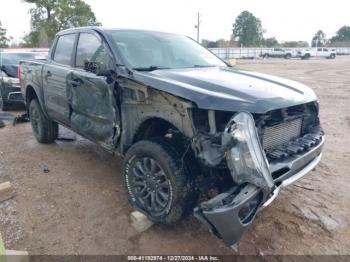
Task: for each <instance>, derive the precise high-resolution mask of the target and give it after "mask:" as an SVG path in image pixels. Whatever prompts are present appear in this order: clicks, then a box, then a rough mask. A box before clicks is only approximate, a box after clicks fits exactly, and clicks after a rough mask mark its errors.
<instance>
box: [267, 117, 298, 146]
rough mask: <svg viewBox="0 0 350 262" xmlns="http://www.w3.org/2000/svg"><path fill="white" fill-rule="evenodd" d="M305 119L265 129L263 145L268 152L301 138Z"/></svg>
mask: <svg viewBox="0 0 350 262" xmlns="http://www.w3.org/2000/svg"><path fill="white" fill-rule="evenodd" d="M302 123H303V119H302V118H297V119H293V120H289V121H286V122H282V123H279V124H276V125H273V126H266V127H265V128H264V129H263V135H262V144H263V148H264V149H265V151H266V152H269V151H271V150H272V149H274V148H275V147H277V146H279V145H282V144H285V143H288V142H289V141H290V140H292V139H294V138H298V137H300V136H301V128H302Z"/></svg>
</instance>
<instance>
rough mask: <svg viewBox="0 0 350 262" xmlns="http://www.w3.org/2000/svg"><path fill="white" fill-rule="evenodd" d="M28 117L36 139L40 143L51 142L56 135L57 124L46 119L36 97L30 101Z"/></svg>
mask: <svg viewBox="0 0 350 262" xmlns="http://www.w3.org/2000/svg"><path fill="white" fill-rule="evenodd" d="M29 119H30V122H31V123H32V128H33V132H34V135H35V138H36V140H38V142H39V143H42V144H50V143H53V142H54V141H55V140H56V139H57V137H58V124H57V123H55V122H53V121H52V120H50V119H48V118H47V117H46V116H45V115H44V112H43V110H42V109H41V106H40V104H39V102H38V100H37V99H33V100H31V101H30V105H29Z"/></svg>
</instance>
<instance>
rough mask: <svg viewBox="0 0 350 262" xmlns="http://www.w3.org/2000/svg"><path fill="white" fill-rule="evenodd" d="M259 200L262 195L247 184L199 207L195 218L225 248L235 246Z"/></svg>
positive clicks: (254, 213)
mask: <svg viewBox="0 0 350 262" xmlns="http://www.w3.org/2000/svg"><path fill="white" fill-rule="evenodd" d="M262 200H263V193H262V191H261V190H260V189H259V188H258V187H256V186H253V185H251V184H247V185H246V186H244V187H239V188H232V189H231V190H229V191H228V192H225V193H222V194H219V195H217V196H216V197H214V198H213V199H210V200H209V201H207V202H204V203H201V204H200V205H199V206H198V207H196V208H195V210H194V215H195V217H196V218H197V219H199V220H200V221H201V222H203V223H204V224H205V225H207V226H208V228H209V230H210V231H211V232H212V233H214V234H215V235H216V236H217V237H219V238H221V239H222V240H223V241H224V242H225V244H227V245H228V246H234V245H235V244H236V243H237V241H238V240H239V239H240V238H241V236H242V235H243V233H244V232H245V231H246V230H247V229H248V228H249V226H250V224H251V223H252V221H253V220H254V218H255V215H256V213H257V210H258V209H259V207H260V205H261V203H262Z"/></svg>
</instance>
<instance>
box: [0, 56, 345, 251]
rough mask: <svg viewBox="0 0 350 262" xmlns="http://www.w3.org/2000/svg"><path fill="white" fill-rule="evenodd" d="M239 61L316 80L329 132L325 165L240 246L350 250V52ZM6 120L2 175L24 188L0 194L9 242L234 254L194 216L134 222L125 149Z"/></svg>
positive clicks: (263, 217) (266, 213)
mask: <svg viewBox="0 0 350 262" xmlns="http://www.w3.org/2000/svg"><path fill="white" fill-rule="evenodd" d="M238 67H240V68H243V69H247V70H254V71H260V72H264V73H270V74H274V75H278V76H282V77H287V78H290V79H293V80H296V81H300V82H302V83H304V84H307V85H309V86H310V87H312V88H313V89H314V90H315V92H316V93H317V95H318V96H319V99H320V103H321V121H322V125H323V127H324V129H325V132H326V135H327V137H326V145H325V148H324V154H323V159H322V162H321V164H320V165H319V167H318V168H317V169H316V170H315V171H313V172H312V173H310V174H309V175H308V176H306V177H305V178H303V179H302V180H300V181H298V182H297V183H296V184H295V185H293V186H290V187H289V188H287V189H285V190H284V191H283V192H282V193H281V195H280V197H279V198H277V200H276V201H275V202H274V203H272V204H271V205H270V206H269V207H268V208H266V209H265V210H263V211H262V212H261V213H259V214H258V217H257V219H256V220H255V221H254V223H253V226H252V227H251V229H250V230H249V231H248V232H247V233H246V234H245V235H244V237H243V238H242V240H241V241H240V244H239V246H240V254H350V226H349V225H350V204H349V203H350V193H349V192H350V174H349V172H350V132H349V131H350V106H349V104H350V57H338V58H337V59H335V60H326V59H322V60H321V59H320V60H309V61H301V60H288V61H287V60H280V59H276V60H273V59H270V60H260V61H252V60H250V61H248V60H247V61H239V66H238ZM12 113H14V112H12ZM5 123H6V124H7V126H6V127H5V128H2V129H0V182H4V181H7V180H9V181H11V183H12V185H13V187H14V190H15V192H16V196H15V197H14V198H13V199H12V200H9V201H6V202H4V203H2V204H0V232H1V233H2V235H3V238H4V240H5V242H6V243H5V244H6V247H7V248H8V249H19V250H23V249H25V250H28V251H29V253H30V254H135V253H137V254H202V253H205V254H232V251H231V250H230V249H229V248H227V247H226V246H225V245H224V244H223V243H222V242H221V241H220V240H218V239H216V238H215V237H214V236H213V235H211V234H210V233H209V232H208V231H207V230H206V228H205V227H204V226H202V225H201V224H200V223H199V222H197V220H196V219H195V218H193V217H189V218H188V219H186V220H184V221H183V222H181V223H180V224H179V225H178V226H176V227H174V228H166V227H162V226H153V227H151V228H150V229H149V230H148V231H146V232H144V233H142V234H139V233H137V232H136V231H135V230H134V229H133V228H132V227H131V226H130V222H129V213H130V211H131V210H132V209H131V207H130V205H129V203H128V202H127V198H126V192H125V191H124V189H123V186H122V174H121V164H122V159H121V158H120V157H116V156H111V155H109V154H108V153H106V152H104V151H103V150H102V149H101V148H99V147H98V146H96V145H94V144H92V143H91V142H89V141H87V140H85V139H82V138H80V137H76V140H75V141H73V142H68V141H57V143H56V144H52V145H41V144H38V143H37V142H36V140H35V138H34V136H33V134H32V130H31V127H30V124H29V123H25V124H18V125H17V126H15V127H13V126H12V125H11V124H10V122H9V121H5ZM61 131H62V130H61ZM62 133H63V134H62ZM61 134H62V136H65V137H67V136H70V137H72V136H73V137H75V135H74V134H72V133H69V132H66V131H65V132H61Z"/></svg>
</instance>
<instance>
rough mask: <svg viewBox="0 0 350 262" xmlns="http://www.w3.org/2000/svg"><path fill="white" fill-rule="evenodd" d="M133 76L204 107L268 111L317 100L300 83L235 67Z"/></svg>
mask: <svg viewBox="0 0 350 262" xmlns="http://www.w3.org/2000/svg"><path fill="white" fill-rule="evenodd" d="M134 77H135V80H136V81H141V82H143V83H144V84H146V85H148V86H151V87H153V88H155V89H159V90H162V91H165V92H168V93H170V94H173V95H176V96H179V97H182V98H185V99H188V100H190V101H192V102H194V103H195V104H196V105H197V106H198V108H201V109H213V110H223V111H248V112H251V113H266V112H268V111H270V110H274V109H279V108H285V107H290V106H293V105H298V104H303V103H307V102H311V101H315V100H317V97H316V95H315V93H314V92H313V91H312V90H311V89H310V88H308V87H307V86H305V85H303V84H301V83H297V82H295V81H290V80H287V79H283V78H280V77H275V76H270V75H266V74H261V73H255V72H247V71H240V70H237V69H234V68H218V67H213V68H188V69H165V70H155V71H152V72H135V74H134Z"/></svg>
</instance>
